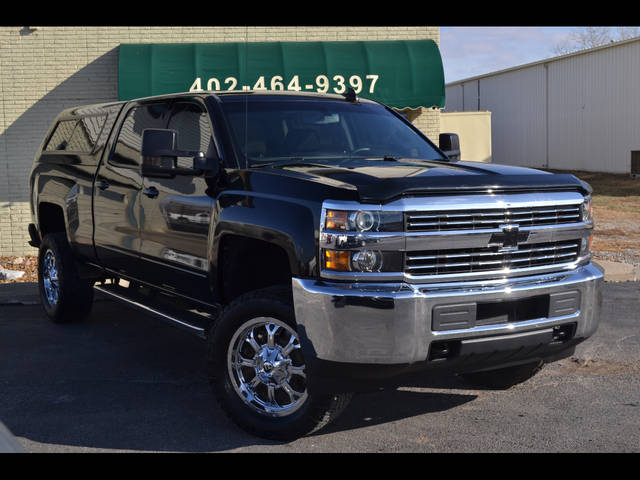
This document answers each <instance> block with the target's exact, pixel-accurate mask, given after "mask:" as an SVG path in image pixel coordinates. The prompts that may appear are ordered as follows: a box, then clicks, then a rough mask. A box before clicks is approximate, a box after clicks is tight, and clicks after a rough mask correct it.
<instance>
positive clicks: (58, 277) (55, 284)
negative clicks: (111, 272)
mask: <svg viewBox="0 0 640 480" xmlns="http://www.w3.org/2000/svg"><path fill="white" fill-rule="evenodd" d="M92 287H93V283H92V282H91V281H89V280H83V279H81V278H80V277H79V275H78V270H77V268H76V264H75V260H74V258H73V252H72V251H71V248H70V247H69V244H68V243H67V238H66V236H65V234H64V233H49V234H47V235H45V236H44V238H43V239H42V242H41V244H40V250H39V253H38V288H39V290H40V300H41V303H42V308H43V309H44V311H45V313H46V314H47V316H48V317H49V318H50V319H51V320H52V321H53V322H55V323H69V322H77V321H81V320H84V319H85V318H86V317H87V316H88V315H89V313H90V312H91V306H92V304H93V288H92Z"/></svg>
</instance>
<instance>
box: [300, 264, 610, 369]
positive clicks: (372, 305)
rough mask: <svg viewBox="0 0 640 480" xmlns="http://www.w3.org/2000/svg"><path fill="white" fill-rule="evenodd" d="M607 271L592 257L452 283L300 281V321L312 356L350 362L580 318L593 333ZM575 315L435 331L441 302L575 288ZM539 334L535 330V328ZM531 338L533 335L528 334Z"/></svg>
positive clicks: (391, 358)
mask: <svg viewBox="0 0 640 480" xmlns="http://www.w3.org/2000/svg"><path fill="white" fill-rule="evenodd" d="M602 281H603V274H602V272H601V271H600V270H599V268H597V267H596V266H595V265H594V264H593V263H589V264H587V265H585V266H582V267H578V268H576V269H575V270H573V271H570V272H557V273H550V274H544V275H536V276H528V277H518V278H508V279H502V280H494V281H490V282H464V283H460V282H456V283H448V284H424V285H416V284H408V283H394V284H388V283H387V284H384V283H379V284H370V283H337V282H335V283H333V282H327V281H318V280H309V279H299V278H294V279H293V282H292V283H293V298H294V306H295V314H296V319H297V322H298V325H299V328H298V330H299V332H300V336H301V340H302V343H303V349H304V351H305V355H306V356H310V357H312V358H313V359H317V360H324V361H329V362H341V363H351V364H385V365H398V364H412V363H414V362H423V361H426V360H427V359H428V357H429V351H430V347H431V346H432V344H433V343H434V342H439V341H448V340H452V341H453V340H456V341H468V340H473V339H478V338H489V340H491V338H490V337H495V338H496V339H501V340H504V339H507V340H511V341H510V344H511V345H513V344H514V340H515V344H516V345H517V338H520V337H522V336H523V335H522V334H525V333H528V332H541V331H544V330H548V329H551V328H553V327H557V326H560V325H565V324H568V323H574V322H575V323H576V329H575V333H574V334H573V338H574V339H584V338H587V337H589V336H591V335H592V334H593V333H594V332H595V331H596V329H597V327H598V322H599V320H600V303H601V298H600V297H601V294H600V287H601V283H602ZM576 291H578V292H579V294H577V295H576V298H578V299H579V301H578V303H577V304H576V306H575V308H572V309H570V311H571V313H568V314H566V315H557V313H558V312H561V310H562V309H554V311H555V312H556V315H555V316H552V315H547V316H541V317H539V318H533V319H528V320H525V321H514V322H509V323H498V324H491V325H479V326H473V327H471V328H458V329H446V328H445V329H443V328H442V326H440V327H439V328H438V329H434V328H433V325H432V321H433V312H434V308H436V307H441V306H451V305H456V304H469V303H477V304H478V305H480V304H488V303H493V302H504V301H509V300H525V299H529V298H532V297H538V296H543V295H554V294H560V293H565V292H566V293H569V292H576ZM532 334H533V333H532ZM524 336H526V335H524Z"/></svg>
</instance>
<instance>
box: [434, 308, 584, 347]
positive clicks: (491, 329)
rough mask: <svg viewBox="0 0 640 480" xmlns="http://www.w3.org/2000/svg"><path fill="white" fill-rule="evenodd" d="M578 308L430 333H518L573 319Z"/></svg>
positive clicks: (461, 335) (442, 337) (441, 335)
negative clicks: (558, 314) (560, 314)
mask: <svg viewBox="0 0 640 480" xmlns="http://www.w3.org/2000/svg"><path fill="white" fill-rule="evenodd" d="M580 314H581V312H580V310H578V311H576V312H574V313H572V314H570V315H562V316H560V317H551V318H548V317H541V318H534V319H532V320H524V321H522V322H512V323H498V324H493V325H479V326H476V327H472V328H466V329H460V330H442V331H436V330H433V331H432V332H431V334H432V335H433V336H434V337H435V339H437V340H446V339H447V338H450V337H457V338H464V337H468V336H475V335H476V334H482V335H485V334H491V335H500V334H504V333H520V332H522V331H524V330H528V331H531V330H532V329H538V328H546V327H551V326H554V325H556V324H559V323H563V322H566V321H567V320H573V319H575V318H579V317H580Z"/></svg>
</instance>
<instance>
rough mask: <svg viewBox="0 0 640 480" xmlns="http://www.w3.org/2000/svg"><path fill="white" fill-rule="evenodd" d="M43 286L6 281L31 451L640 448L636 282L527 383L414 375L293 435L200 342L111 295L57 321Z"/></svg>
mask: <svg viewBox="0 0 640 480" xmlns="http://www.w3.org/2000/svg"><path fill="white" fill-rule="evenodd" d="M35 292H36V289H35V285H34V284H29V283H25V284H5V285H0V422H2V423H4V425H5V426H6V427H7V428H8V429H9V430H10V431H11V432H12V433H13V435H14V436H15V437H16V439H17V441H18V442H19V443H20V445H22V447H23V448H24V449H25V450H26V451H27V452H121V451H127V452H638V451H640V335H639V333H640V313H639V311H640V283H638V282H625V283H606V284H605V289H604V304H603V317H602V321H601V324H600V328H599V330H598V331H597V333H596V334H595V335H594V336H593V337H592V338H590V339H589V340H587V341H586V342H584V343H582V344H581V345H579V346H578V348H577V350H576V352H575V355H574V356H573V357H570V358H567V359H565V360H562V361H560V362H556V363H553V364H550V365H548V366H546V367H545V368H544V369H543V370H542V371H541V372H540V373H539V374H538V375H537V376H536V377H534V378H533V379H531V380H529V381H528V382H526V383H524V384H520V385H517V386H515V387H512V388H511V389H509V390H503V391H495V390H476V389H471V388H469V387H467V386H466V385H465V384H464V383H463V382H462V381H461V380H460V379H459V378H458V377H442V378H438V377H431V378H425V377H420V376H419V377H413V378H411V379H410V380H408V381H407V382H405V383H406V384H405V385H402V386H400V387H399V388H397V389H394V390H385V391H380V392H374V393H367V394H360V395H358V396H356V397H354V399H353V400H352V402H351V404H350V405H349V407H347V409H346V411H345V412H344V413H343V414H342V416H341V417H340V418H338V419H337V420H336V421H335V422H334V423H333V424H331V425H330V426H329V427H327V428H325V429H324V430H321V431H319V432H317V433H316V434H314V435H311V436H308V437H304V438H301V439H298V440H296V441H293V442H290V443H278V442H271V441H266V440H262V439H259V438H256V437H253V436H251V435H248V434H246V433H244V432H243V431H242V430H240V429H238V428H237V427H235V425H234V424H232V423H231V422H230V421H229V420H227V418H226V417H225V416H224V414H223V413H222V411H221V410H220V409H219V408H218V406H217V405H216V404H215V401H214V399H213V396H212V393H211V391H210V387H209V385H208V383H207V380H206V378H205V375H204V371H203V368H202V364H203V359H204V351H205V350H204V343H203V342H202V340H200V339H198V338H195V337H192V336H190V335H189V334H188V333H185V332H183V331H181V330H178V329H176V328H173V327H171V326H168V325H166V324H164V323H161V322H159V321H157V320H154V319H152V318H149V317H146V316H143V315H141V314H139V313H137V312H135V311H133V310H131V309H129V308H127V307H124V306H121V305H118V304H116V303H113V302H111V301H107V300H102V299H100V300H98V301H97V302H96V303H95V304H94V310H93V313H92V315H91V317H90V319H89V320H88V321H87V322H86V323H82V324H77V325H65V326H58V325H54V324H52V323H50V322H49V321H48V320H47V319H46V318H45V316H44V314H43V313H42V311H41V308H40V306H39V304H38V303H37V296H36V294H35Z"/></svg>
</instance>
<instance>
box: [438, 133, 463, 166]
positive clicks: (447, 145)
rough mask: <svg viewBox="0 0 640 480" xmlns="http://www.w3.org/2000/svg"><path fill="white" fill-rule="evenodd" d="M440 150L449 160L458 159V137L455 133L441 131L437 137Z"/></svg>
mask: <svg viewBox="0 0 640 480" xmlns="http://www.w3.org/2000/svg"><path fill="white" fill-rule="evenodd" d="M439 143H440V150H442V151H443V152H444V153H445V154H446V155H447V157H449V158H450V159H451V160H460V139H459V138H458V134H456V133H441V134H440V138H439Z"/></svg>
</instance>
